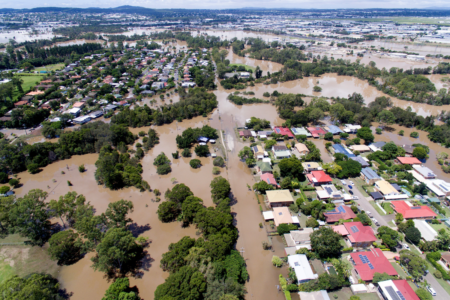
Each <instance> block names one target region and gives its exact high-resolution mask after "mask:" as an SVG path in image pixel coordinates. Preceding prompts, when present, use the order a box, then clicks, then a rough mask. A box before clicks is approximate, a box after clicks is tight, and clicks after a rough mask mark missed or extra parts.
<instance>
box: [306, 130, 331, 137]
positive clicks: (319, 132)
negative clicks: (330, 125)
mask: <svg viewBox="0 0 450 300" xmlns="http://www.w3.org/2000/svg"><path fill="white" fill-rule="evenodd" d="M307 129H308V131H309V132H311V135H312V136H313V138H315V139H317V138H319V137H320V136H321V135H325V134H326V133H327V131H326V130H325V129H323V128H321V127H308V128H307Z"/></svg>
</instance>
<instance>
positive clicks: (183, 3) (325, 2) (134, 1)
mask: <svg viewBox="0 0 450 300" xmlns="http://www.w3.org/2000/svg"><path fill="white" fill-rule="evenodd" d="M122 5H132V6H142V7H147V8H156V9H159V8H186V9H202V8H203V9H221V8H242V7H264V8H305V9H308V8H317V9H332V8H427V7H450V2H449V1H448V0H433V1H429V0H407V1H406V0H397V1H396V0H376V1H374V0H346V1H343V0H341V1H336V0H274V1H265V0H77V1H68V0H43V1H40V2H36V1H32V0H16V1H8V0H0V8H33V7H46V6H54V7H81V8H86V7H102V8H108V7H117V6H122Z"/></svg>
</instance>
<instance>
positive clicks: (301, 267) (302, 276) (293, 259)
mask: <svg viewBox="0 0 450 300" xmlns="http://www.w3.org/2000/svg"><path fill="white" fill-rule="evenodd" d="M288 263H289V266H290V267H291V268H293V269H294V272H295V276H296V277H297V280H298V283H303V282H307V281H310V280H313V279H316V278H318V277H319V275H317V274H314V272H313V270H312V269H311V266H310V265H309V262H308V258H307V257H306V255H305V254H296V255H289V256H288Z"/></svg>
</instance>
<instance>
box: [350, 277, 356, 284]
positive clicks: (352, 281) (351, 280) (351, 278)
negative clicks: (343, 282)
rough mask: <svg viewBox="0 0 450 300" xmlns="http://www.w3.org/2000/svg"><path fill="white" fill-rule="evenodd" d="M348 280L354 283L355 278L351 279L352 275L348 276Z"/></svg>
mask: <svg viewBox="0 0 450 300" xmlns="http://www.w3.org/2000/svg"><path fill="white" fill-rule="evenodd" d="M348 281H350V283H351V284H355V279H353V277H352V276H350V277H349V278H348Z"/></svg>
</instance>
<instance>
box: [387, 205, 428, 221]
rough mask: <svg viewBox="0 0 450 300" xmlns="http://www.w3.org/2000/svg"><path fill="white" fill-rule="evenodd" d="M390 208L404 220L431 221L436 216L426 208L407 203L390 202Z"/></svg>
mask: <svg viewBox="0 0 450 300" xmlns="http://www.w3.org/2000/svg"><path fill="white" fill-rule="evenodd" d="M391 206H392V208H393V209H394V210H395V212H396V213H398V214H402V215H403V218H405V219H433V218H435V217H436V216H437V214H436V213H435V212H434V211H433V210H432V209H431V208H429V207H428V206H426V205H424V206H413V205H412V204H411V203H409V202H407V201H392V202H391Z"/></svg>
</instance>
